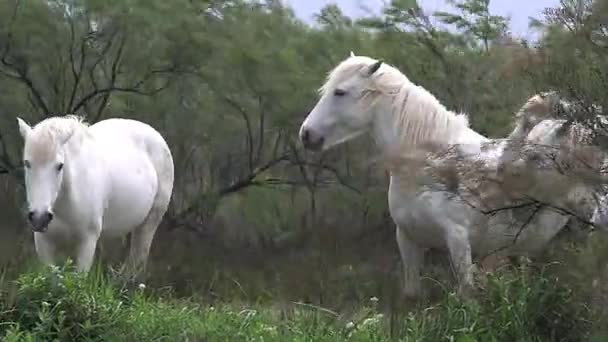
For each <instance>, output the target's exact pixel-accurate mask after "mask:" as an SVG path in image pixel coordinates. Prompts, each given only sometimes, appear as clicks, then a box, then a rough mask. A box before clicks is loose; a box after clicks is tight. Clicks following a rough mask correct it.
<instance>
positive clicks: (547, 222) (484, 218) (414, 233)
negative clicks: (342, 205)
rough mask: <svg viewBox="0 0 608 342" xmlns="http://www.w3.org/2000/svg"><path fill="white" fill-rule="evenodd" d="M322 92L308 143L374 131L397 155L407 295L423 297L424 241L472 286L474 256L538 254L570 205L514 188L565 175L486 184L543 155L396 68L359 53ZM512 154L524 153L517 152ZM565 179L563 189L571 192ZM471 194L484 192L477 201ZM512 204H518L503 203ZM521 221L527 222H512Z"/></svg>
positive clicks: (396, 204) (304, 134)
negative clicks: (484, 125) (479, 127)
mask: <svg viewBox="0 0 608 342" xmlns="http://www.w3.org/2000/svg"><path fill="white" fill-rule="evenodd" d="M321 90H322V96H321V98H320V99H319V101H318V103H317V104H316V106H315V108H314V109H313V110H312V111H311V113H310V114H309V115H308V117H307V118H306V120H305V121H304V122H303V123H302V126H301V128H300V138H301V140H302V142H303V144H304V146H305V147H306V148H308V149H312V150H326V149H329V148H331V147H332V146H334V145H337V144H340V143H342V142H344V141H347V140H349V139H351V138H354V137H356V136H358V135H360V134H363V133H365V132H371V133H372V135H373V137H374V138H375V140H376V141H377V143H378V145H379V147H380V149H381V150H382V152H383V153H384V154H385V155H388V156H389V158H390V159H392V160H395V159H397V160H399V162H397V163H393V166H391V167H390V172H391V178H390V185H389V190H388V203H389V210H390V213H391V216H392V218H393V220H394V222H395V224H396V225H397V231H396V235H397V242H398V245H399V250H400V253H401V257H402V261H403V264H404V280H405V283H404V292H405V294H406V295H407V296H410V297H417V296H418V295H419V294H420V290H421V285H420V274H419V272H420V267H421V265H422V263H423V253H424V250H425V249H426V248H440V249H446V250H447V251H448V252H449V254H450V256H451V260H452V264H453V266H454V267H455V270H456V273H457V278H458V280H459V281H460V284H461V285H463V286H464V287H465V288H469V287H470V286H471V285H472V281H473V274H472V257H473V256H474V255H478V256H484V255H486V254H488V253H491V252H498V251H500V253H501V254H502V255H522V254H523V255H525V254H530V253H534V252H536V251H538V250H539V249H540V248H542V247H543V246H544V245H546V243H547V242H548V241H549V240H551V239H552V238H553V236H555V234H557V232H559V230H561V229H562V228H563V227H564V225H565V224H566V222H567V220H568V216H567V215H564V213H563V212H559V211H557V210H554V209H552V208H550V207H541V206H538V205H537V203H532V202H531V203H530V204H529V205H526V204H525V203H523V204H522V201H521V200H518V201H516V200H514V199H513V196H514V195H515V194H514V193H516V192H519V193H520V195H521V193H522V192H527V191H532V192H534V191H536V192H539V190H543V189H545V188H546V187H547V183H551V182H555V181H561V182H563V179H560V178H559V175H556V177H557V178H554V177H553V178H552V177H549V176H547V175H540V174H538V172H536V171H534V172H536V173H534V176H535V177H524V178H523V180H522V181H520V182H519V183H518V182H515V184H514V189H516V190H514V191H513V192H514V193H512V194H506V193H504V189H499V187H498V186H497V185H496V183H494V182H492V181H488V179H492V178H493V179H496V180H505V179H506V178H510V179H511V180H517V179H518V177H506V176H505V175H509V174H516V173H518V172H520V171H531V168H530V160H531V159H533V158H536V157H538V156H537V154H538V153H536V152H534V151H533V150H530V149H529V148H528V149H522V148H517V147H513V145H512V144H511V142H510V140H490V139H488V138H486V137H484V136H482V135H480V134H478V133H477V132H475V131H474V130H472V129H471V128H470V127H469V125H468V121H467V118H466V116H464V115H457V114H455V113H453V112H450V111H448V110H447V109H446V108H445V107H444V106H443V105H441V104H440V103H439V102H438V101H437V100H436V99H435V97H434V96H433V95H431V94H430V93H429V92H428V91H426V90H425V89H424V88H422V87H420V86H417V85H415V84H413V83H412V82H410V81H409V80H408V79H407V77H406V76H405V75H403V74H402V73H401V72H399V71H398V70H397V69H395V68H393V67H392V66H390V65H386V64H383V63H382V62H380V61H376V60H373V59H371V58H368V57H362V56H354V55H353V56H351V57H350V58H348V59H346V60H345V61H343V62H342V63H340V64H339V65H338V66H337V67H335V68H334V69H333V70H332V71H331V73H330V74H329V76H328V79H327V81H326V83H325V84H324V85H323V87H322V88H321ZM524 136H525V134H524ZM427 147H431V150H428V149H427ZM429 151H431V152H429ZM514 151H515V152H517V153H519V152H521V153H523V155H524V157H525V158H523V159H522V158H520V157H518V156H515V157H509V155H510V154H513V152H514ZM550 152H551V151H544V153H545V155H541V156H540V157H541V159H542V160H543V161H547V157H546V154H548V153H550ZM417 154H421V156H419V157H416V155H417ZM403 159H407V161H406V162H402V161H401V160H403ZM420 160H422V162H420ZM522 160H523V162H522ZM522 163H523V164H522ZM547 164H548V163H545V164H544V169H548V168H549V167H548V165H547ZM522 165H523V166H522ZM476 170H480V172H477V171H476ZM443 171H446V172H443ZM519 178H521V177H519ZM535 183H538V184H535ZM560 185H561V186H562V188H561V189H560V190H561V191H560V192H561V193H568V191H569V190H570V189H571V187H569V186H567V184H560ZM553 187H555V186H554V184H553ZM467 197H474V198H476V199H477V205H472V203H471V201H469V200H468V198H467ZM557 198H559V197H557ZM513 203H516V204H517V205H518V206H519V207H518V208H511V209H504V210H500V209H499V208H504V207H509V205H512V204H513ZM484 207H486V208H484ZM513 219H515V221H516V222H519V223H520V224H521V225H522V226H526V228H525V229H521V227H515V226H513Z"/></svg>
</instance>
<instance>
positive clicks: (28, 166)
mask: <svg viewBox="0 0 608 342" xmlns="http://www.w3.org/2000/svg"><path fill="white" fill-rule="evenodd" d="M23 166H25V168H26V169H29V168H30V167H32V165H31V164H30V161H29V160H24V161H23Z"/></svg>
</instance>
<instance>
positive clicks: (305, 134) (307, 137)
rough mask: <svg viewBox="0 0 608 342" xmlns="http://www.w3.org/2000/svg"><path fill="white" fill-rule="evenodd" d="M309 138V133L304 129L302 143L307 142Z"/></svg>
mask: <svg viewBox="0 0 608 342" xmlns="http://www.w3.org/2000/svg"><path fill="white" fill-rule="evenodd" d="M309 138H310V133H309V131H308V130H307V129H305V130H304V131H302V141H303V142H308V139H309Z"/></svg>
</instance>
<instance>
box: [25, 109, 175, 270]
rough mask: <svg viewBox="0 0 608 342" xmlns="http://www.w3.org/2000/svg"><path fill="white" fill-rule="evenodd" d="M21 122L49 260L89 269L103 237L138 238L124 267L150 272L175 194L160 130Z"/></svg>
mask: <svg viewBox="0 0 608 342" xmlns="http://www.w3.org/2000/svg"><path fill="white" fill-rule="evenodd" d="M17 121H18V123H19V130H20V133H21V135H22V137H23V139H24V140H25V146H24V149H23V164H24V167H25V185H26V191H27V203H28V208H29V212H28V215H27V217H28V220H29V222H30V224H31V226H32V229H33V231H34V242H35V246H36V252H37V254H38V257H39V258H40V259H41V261H42V262H44V263H46V264H54V263H55V262H57V259H58V257H59V256H61V255H63V256H70V257H72V258H74V259H75V263H76V267H77V269H78V270H80V271H88V270H89V269H90V267H91V265H92V263H93V258H94V255H95V248H96V245H97V242H98V240H99V239H100V238H106V237H119V236H125V235H126V234H128V233H131V246H130V251H129V256H128V260H127V262H126V263H125V265H124V266H125V267H126V269H127V271H129V272H133V273H135V274H137V273H138V272H139V271H141V270H143V269H144V268H145V265H146V261H147V258H148V254H149V251H150V245H151V244H152V240H153V238H154V233H155V231H156V229H157V227H158V225H159V224H160V222H161V220H162V217H163V215H164V214H165V212H166V210H167V207H168V205H169V201H170V198H171V194H172V191H173V178H174V170H173V167H174V166H173V157H172V155H171V151H170V150H169V147H168V146H167V143H166V142H165V140H164V139H163V137H162V136H161V135H160V133H158V132H157V131H156V130H155V129H154V128H152V127H150V126H149V125H147V124H144V123H142V122H139V121H135V120H128V119H108V120H103V121H100V122H98V123H96V124H94V125H91V126H88V125H87V124H86V123H84V122H83V121H82V119H81V118H79V117H76V116H71V115H68V116H63V117H52V118H48V119H46V120H44V121H41V122H40V123H38V124H37V125H35V126H34V127H33V128H32V127H30V126H29V125H28V124H27V123H25V122H24V121H23V120H22V119H20V118H17Z"/></svg>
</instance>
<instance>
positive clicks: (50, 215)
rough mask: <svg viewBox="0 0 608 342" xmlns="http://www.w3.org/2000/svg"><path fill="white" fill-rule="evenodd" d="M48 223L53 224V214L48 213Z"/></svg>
mask: <svg viewBox="0 0 608 342" xmlns="http://www.w3.org/2000/svg"><path fill="white" fill-rule="evenodd" d="M46 215H47V216H46V219H47V222H51V221H52V220H53V213H46Z"/></svg>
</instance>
